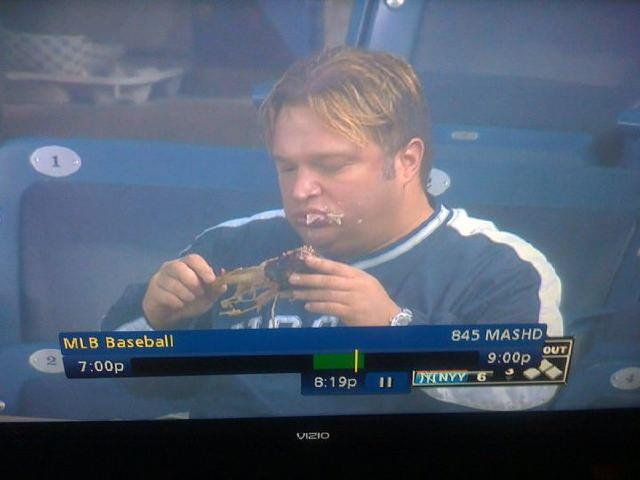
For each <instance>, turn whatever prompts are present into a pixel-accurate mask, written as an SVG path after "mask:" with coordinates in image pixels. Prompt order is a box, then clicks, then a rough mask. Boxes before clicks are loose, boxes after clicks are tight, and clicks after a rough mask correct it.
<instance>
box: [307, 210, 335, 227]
mask: <svg viewBox="0 0 640 480" xmlns="http://www.w3.org/2000/svg"><path fill="white" fill-rule="evenodd" d="M342 217H344V213H333V212H328V213H307V216H306V223H307V225H313V224H315V223H317V222H325V221H326V222H328V223H335V224H336V225H342Z"/></svg>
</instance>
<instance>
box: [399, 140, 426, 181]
mask: <svg viewBox="0 0 640 480" xmlns="http://www.w3.org/2000/svg"><path fill="white" fill-rule="evenodd" d="M425 150H426V148H425V145H424V142H423V141H422V140H421V139H419V138H412V139H411V140H409V142H408V143H407V144H406V145H405V146H404V147H403V148H402V149H400V151H399V152H398V153H397V154H396V159H395V160H396V161H395V163H396V175H397V177H398V178H400V180H401V181H402V183H403V184H404V185H406V184H407V183H409V182H410V181H412V180H413V179H415V178H418V179H419V177H420V166H421V165H422V162H424V161H425V160H426V159H425V153H426V152H425Z"/></svg>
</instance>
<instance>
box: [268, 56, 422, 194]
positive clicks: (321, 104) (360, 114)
mask: <svg viewBox="0 0 640 480" xmlns="http://www.w3.org/2000/svg"><path fill="white" fill-rule="evenodd" d="M287 105H307V106H308V107H310V108H311V109H312V110H313V111H314V112H315V113H316V114H317V115H318V116H319V117H320V118H321V119H322V120H323V121H324V122H325V124H326V125H327V126H328V127H329V128H331V129H333V130H334V131H336V132H338V133H339V134H341V135H343V136H344V137H346V138H348V139H349V140H352V141H353V142H355V143H357V144H359V145H363V144H365V143H367V142H374V143H376V144H377V145H378V146H380V147H381V148H382V149H383V151H385V153H386V154H388V155H390V156H392V155H394V154H395V153H397V152H398V151H399V150H400V149H401V148H403V147H405V146H406V145H407V144H408V142H409V140H411V139H412V138H416V137H417V138H420V139H422V141H423V142H424V144H425V146H426V147H427V148H426V151H425V155H424V158H423V159H422V165H421V177H422V180H423V185H426V181H427V178H428V176H429V170H430V167H431V162H430V156H429V148H428V146H429V133H430V128H431V125H430V120H429V114H428V108H427V104H426V101H425V99H424V95H423V92H422V85H421V83H420V80H419V79H418V76H417V75H416V73H415V71H414V70H413V68H412V67H411V66H410V65H409V64H408V63H407V62H405V61H404V60H402V59H400V58H398V57H396V56H393V55H391V54H389V53H383V52H373V51H367V50H359V49H355V48H351V47H335V48H331V49H327V50H325V51H323V52H321V53H320V54H318V55H316V56H315V57H313V58H310V59H308V60H303V61H300V62H298V63H296V64H294V65H293V66H292V67H291V68H289V70H287V71H286V72H285V74H284V75H283V77H282V78H281V79H280V80H279V81H278V83H276V85H275V86H274V87H273V89H272V90H271V92H270V93H269V95H268V96H267V98H266V99H265V101H264V102H263V103H262V105H261V106H260V112H259V113H260V119H261V123H262V129H263V134H264V137H265V141H266V143H267V147H268V148H269V149H271V146H272V139H273V131H274V126H275V122H276V118H277V116H278V114H279V113H280V110H281V109H282V108H283V107H284V106H287Z"/></svg>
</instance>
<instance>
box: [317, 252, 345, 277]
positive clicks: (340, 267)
mask: <svg viewBox="0 0 640 480" xmlns="http://www.w3.org/2000/svg"><path fill="white" fill-rule="evenodd" d="M305 263H306V265H307V266H308V267H309V268H312V269H313V270H315V271H317V272H320V273H324V274H327V275H335V276H338V277H351V276H353V274H354V271H353V270H354V268H353V267H352V266H350V265H347V264H346V263H340V262H335V261H333V260H329V259H328V258H321V257H316V256H313V255H311V256H308V257H307V258H305Z"/></svg>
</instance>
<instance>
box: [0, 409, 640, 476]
mask: <svg viewBox="0 0 640 480" xmlns="http://www.w3.org/2000/svg"><path fill="white" fill-rule="evenodd" d="M303 432H315V433H324V432H326V433H328V434H329V438H328V439H324V438H321V437H326V435H317V436H315V437H314V436H311V437H309V436H306V437H305V436H304V435H300V434H301V433H303ZM299 435H300V436H302V437H304V438H303V439H300V438H298V436H299ZM0 438H1V439H2V440H0V448H1V451H2V452H3V453H4V454H6V455H4V456H5V458H6V459H7V461H8V462H9V463H11V462H15V463H16V466H17V467H18V468H20V469H22V471H29V470H30V469H32V468H33V469H41V468H44V469H45V470H47V471H48V470H49V469H50V468H53V467H57V466H61V467H63V468H64V467H65V466H73V465H75V464H76V463H78V464H79V462H87V461H88V462H89V463H91V464H96V465H101V467H100V468H101V469H103V470H102V471H111V470H113V471H120V470H122V469H124V471H134V470H135V469H140V470H139V471H140V472H146V473H150V472H152V471H153V472H158V473H164V474H170V475H179V474H180V473H181V472H183V473H184V472H185V471H186V470H188V469H190V468H191V467H192V466H194V465H201V466H203V468H204V467H205V466H206V465H207V464H209V465H210V466H211V468H214V467H215V468H214V469H216V471H217V472H218V473H223V472H226V473H225V475H226V476H224V477H222V478H230V477H231V476H233V474H240V472H245V473H249V474H251V473H254V474H255V476H257V477H258V478H264V477H262V475H266V474H268V473H277V472H281V473H283V472H286V470H282V469H283V468H285V469H286V468H287V467H290V468H294V465H296V466H295V468H296V469H297V471H299V469H300V468H303V469H306V470H304V471H306V472H308V474H309V475H312V476H313V474H317V473H318V471H317V470H316V468H314V464H315V463H313V462H320V463H318V464H315V465H316V466H317V467H318V468H322V469H330V470H331V469H334V468H335V469H336V472H338V473H340V472H347V471H353V472H354V473H358V472H360V473H362V472H364V471H365V470H363V469H366V468H369V467H371V468H374V467H375V468H374V470H375V469H377V468H387V467H388V468H390V472H391V473H392V474H393V472H394V471H395V472H396V474H397V478H404V475H405V474H411V473H416V472H436V471H437V472H440V473H444V474H445V475H454V476H456V475H457V474H462V473H463V472H475V473H486V474H491V475H494V476H495V475H497V474H498V473H500V472H502V473H504V474H505V475H507V474H508V473H509V472H513V474H514V478H521V477H524V478H531V477H530V476H529V475H531V476H536V477H538V476H539V475H543V474H544V475H545V476H546V477H548V478H558V475H559V472H561V471H564V470H565V469H567V468H569V469H571V472H572V473H571V476H572V477H574V478H585V477H586V478H596V477H595V476H594V475H596V476H597V475H598V474H599V473H598V472H600V473H602V472H604V473H605V474H612V475H613V476H608V477H603V478H626V475H627V474H632V472H636V471H637V469H640V455H638V445H640V408H624V409H606V410H572V411H531V412H526V411H523V412H477V413H475V412H474V413H446V414H442V413H431V414H398V415H362V416H327V417H286V418H245V419H220V420H162V421H161V420H150V421H109V422H16V423H12V422H6V423H3V424H2V425H0ZM243 457H244V458H245V460H242V458H243ZM237 458H240V461H237V460H235V459H237ZM298 462H302V463H301V464H300V465H299V466H298V465H297V463H298ZM309 462H312V463H309ZM5 464H6V463H5ZM377 466H379V467H377ZM594 472H595V473H594ZM607 472H608V473H607ZM283 474H284V473H283ZM287 475H289V474H287ZM618 475H622V476H618ZM294 476H295V475H294Z"/></svg>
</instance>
